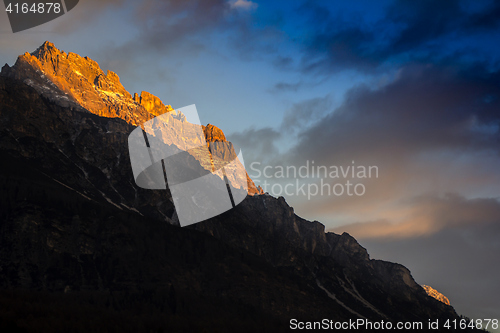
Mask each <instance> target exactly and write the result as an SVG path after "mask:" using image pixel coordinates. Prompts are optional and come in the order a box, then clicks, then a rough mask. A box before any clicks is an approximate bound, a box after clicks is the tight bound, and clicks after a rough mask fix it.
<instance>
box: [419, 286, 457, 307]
mask: <svg viewBox="0 0 500 333" xmlns="http://www.w3.org/2000/svg"><path fill="white" fill-rule="evenodd" d="M422 288H424V290H425V292H426V293H427V295H429V296H431V297H433V298H435V299H437V300H438V301H440V302H442V303H444V304H446V305H450V300H449V299H448V297H446V296H445V295H443V294H441V293H440V292H439V291H437V290H436V289H434V288H432V287H431V286H426V285H424V284H423V285H422Z"/></svg>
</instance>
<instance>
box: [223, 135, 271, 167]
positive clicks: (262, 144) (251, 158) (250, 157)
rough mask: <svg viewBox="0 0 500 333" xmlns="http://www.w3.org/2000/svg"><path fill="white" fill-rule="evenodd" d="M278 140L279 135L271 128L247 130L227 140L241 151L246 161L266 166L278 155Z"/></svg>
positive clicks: (229, 136)
mask: <svg viewBox="0 0 500 333" xmlns="http://www.w3.org/2000/svg"><path fill="white" fill-rule="evenodd" d="M280 138H281V134H280V133H279V132H277V131H276V130H274V129H272V128H271V127H264V128H259V129H256V128H249V129H247V130H245V131H243V132H237V133H232V134H229V135H228V140H229V141H231V142H232V143H234V144H235V145H236V147H239V148H241V149H242V151H243V156H244V158H245V160H246V161H248V162H249V163H252V162H260V163H266V164H272V162H271V161H273V160H274V159H275V158H276V157H277V156H279V155H280V152H279V149H278V147H277V141H278V140H279V139H280ZM247 170H249V169H248V166H247Z"/></svg>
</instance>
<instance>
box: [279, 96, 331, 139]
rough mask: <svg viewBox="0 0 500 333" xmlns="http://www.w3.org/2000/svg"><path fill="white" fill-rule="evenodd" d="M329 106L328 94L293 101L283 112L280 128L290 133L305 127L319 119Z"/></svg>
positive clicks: (329, 98)
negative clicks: (297, 101)
mask: <svg viewBox="0 0 500 333" xmlns="http://www.w3.org/2000/svg"><path fill="white" fill-rule="evenodd" d="M331 107H332V101H331V97H330V96H329V95H327V96H324V97H316V98H311V99H307V100H304V101H302V102H299V103H295V104H293V105H292V107H291V108H290V109H288V110H287V111H286V112H285V115H284V117H283V122H282V124H281V130H282V131H284V132H286V133H288V135H290V134H292V133H294V132H295V131H296V130H300V129H304V128H307V127H308V126H310V125H311V124H313V123H314V122H316V121H317V120H318V119H321V118H322V116H323V115H324V114H325V113H327V112H328V111H329V110H330V109H331Z"/></svg>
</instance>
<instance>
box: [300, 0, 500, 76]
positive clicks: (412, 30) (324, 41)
mask: <svg viewBox="0 0 500 333" xmlns="http://www.w3.org/2000/svg"><path fill="white" fill-rule="evenodd" d="M464 4H470V3H469V2H463V3H460V2H457V1H440V2H439V3H436V2H435V1H418V2H412V1H395V2H394V3H392V4H391V5H389V6H387V8H386V9H385V11H384V12H383V14H382V15H381V17H379V18H376V19H374V15H373V14H372V13H370V12H369V11H364V12H357V11H355V10H354V11H352V10H351V11H346V13H344V12H342V11H341V10H332V8H328V7H322V6H318V5H310V4H309V3H307V4H304V5H302V6H301V7H300V8H299V9H298V11H300V13H301V15H303V16H306V17H308V18H309V19H308V20H307V21H306V22H307V24H304V26H303V27H302V29H303V30H304V31H308V38H306V39H303V40H302V42H301V44H302V51H303V55H302V61H301V66H300V67H301V70H302V71H303V72H309V73H315V74H321V75H325V74H329V73H332V72H338V71H341V70H345V69H355V70H359V71H363V72H374V71H376V70H379V69H380V70H383V69H384V68H385V67H384V65H386V64H387V63H391V65H398V64H399V65H405V64H408V63H411V62H434V63H435V62H438V61H440V60H443V59H445V58H447V57H449V56H452V55H454V57H455V59H454V60H455V61H458V60H460V61H465V62H467V61H470V59H471V57H472V58H473V59H476V60H477V59H479V58H487V59H489V60H490V61H494V59H495V58H497V57H498V55H499V51H500V50H499V49H498V48H494V49H493V50H491V48H489V49H485V48H483V47H481V48H478V45H477V43H474V40H477V39H478V38H479V39H480V38H484V36H485V34H488V33H498V28H499V22H500V21H499V20H498V17H499V13H500V4H499V3H497V2H492V3H491V4H490V5H488V6H483V7H481V8H479V9H477V10H476V11H475V12H473V11H472V10H470V9H468V8H467V7H466V6H464ZM317 22H321V23H320V24H318V23H317ZM457 36H460V37H459V38H458V39H457ZM474 37H475V38H474ZM491 51H493V52H491ZM486 52H488V53H486ZM486 54H488V55H487V56H486Z"/></svg>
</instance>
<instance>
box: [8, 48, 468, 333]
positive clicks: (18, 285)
mask: <svg viewBox="0 0 500 333" xmlns="http://www.w3.org/2000/svg"><path fill="white" fill-rule="evenodd" d="M28 55H29V56H28ZM70 58H71V59H78V61H79V62H80V64H79V65H78V66H76V65H75V66H73V65H71V66H69V65H67V66H66V65H62V64H63V63H65V62H67V61H68V59H70ZM20 59H21V60H20ZM40 59H42V60H43V59H45V60H43V61H42V60H40ZM73 62H74V63H77V61H76V60H75V61H73ZM85 66H87V67H88V68H85ZM70 67H71V68H70ZM97 68H98V65H97V64H96V63H94V62H93V61H91V60H89V59H88V58H81V57H79V56H76V55H71V56H70V54H65V53H63V52H61V51H58V50H57V51H56V49H55V47H53V45H51V44H50V43H45V44H44V45H42V47H41V48H39V49H38V50H37V51H35V52H34V53H32V54H25V55H23V56H21V57H20V58H19V59H18V61H17V62H16V65H14V66H13V67H5V66H4V68H3V70H2V72H1V75H0V125H1V126H0V152H1V154H2V157H3V159H2V163H1V164H0V166H1V169H2V172H1V173H0V186H1V188H2V192H1V200H0V205H1V207H0V308H1V309H4V308H9V311H3V312H2V311H0V329H6V328H9V330H10V331H16V330H17V331H37V330H40V327H41V326H43V327H46V328H48V329H47V330H46V331H75V327H79V328H80V326H81V327H84V329H81V330H82V331H98V330H101V331H117V330H118V331H121V332H126V331H130V332H137V331H161V330H164V331H165V330H166V331H169V332H175V331H179V332H181V331H186V330H187V331H202V330H206V331H228V332H234V331H242V332H244V331H248V332H255V331H256V330H261V331H272V332H279V331H287V328H288V322H289V320H290V319H291V318H297V319H300V320H321V319H323V318H328V319H331V320H334V321H346V320H349V319H357V318H366V319H369V320H373V321H380V320H385V321H392V322H395V321H421V322H423V323H427V321H428V320H429V319H433V320H435V319H440V320H442V321H443V322H444V320H446V319H457V318H459V317H458V315H457V314H456V313H455V311H454V309H453V308H452V307H451V306H448V305H446V304H443V303H442V302H439V301H437V300H436V299H434V298H432V297H429V296H428V295H427V294H426V292H425V290H424V289H423V288H422V287H421V286H420V285H418V284H417V283H416V282H415V281H414V279H413V277H412V276H411V273H410V271H409V270H408V269H407V268H405V267H404V266H402V265H399V264H394V263H389V262H385V261H381V260H374V259H370V257H369V255H368V252H367V250H366V249H365V248H363V247H362V246H361V245H360V244H359V243H358V242H357V241H356V240H355V239H354V238H353V237H351V236H350V235H348V234H347V233H344V234H342V235H338V234H334V233H331V232H327V233H326V232H325V227H324V225H322V224H321V223H319V222H317V221H314V222H309V221H306V220H304V219H302V218H300V217H299V216H297V215H296V214H295V213H294V211H293V208H292V207H290V206H289V205H288V204H287V203H286V201H285V199H284V198H283V197H280V198H274V197H272V196H270V195H267V194H260V195H255V196H248V197H247V198H246V199H245V200H244V201H243V202H242V203H241V204H240V205H238V206H236V208H234V209H232V210H230V211H227V212H225V213H223V214H221V215H219V216H217V217H214V218H212V219H209V220H207V221H204V222H201V223H197V224H196V225H192V226H189V227H186V228H179V227H177V225H178V222H177V221H176V215H175V207H174V205H173V202H172V198H171V196H170V194H169V191H168V190H167V191H165V190H144V189H141V188H139V187H137V186H136V185H135V182H134V179H133V173H132V170H131V166H130V156H129V152H128V149H127V137H128V135H129V134H130V133H131V132H132V131H133V130H134V129H135V128H136V125H137V124H138V123H140V122H141V121H144V120H149V119H152V118H153V117H154V116H155V115H161V114H164V112H171V111H170V110H169V108H168V106H164V104H163V103H162V102H161V101H160V102H158V101H159V100H158V99H155V98H153V97H151V96H149V95H148V94H144V93H142V94H141V96H138V95H134V97H131V95H130V94H128V95H127V94H126V93H125V92H126V91H124V89H123V90H122V88H123V87H122V86H121V84H119V80H118V79H117V76H116V75H115V74H111V73H108V74H106V75H103V73H101V72H99V71H98V70H97ZM37 70H38V71H39V72H37ZM76 71H78V72H79V73H80V74H81V75H82V76H83V77H86V78H89V77H90V78H94V81H93V82H94V83H90V81H91V80H88V79H86V80H87V81H85V80H83V79H81V80H80V81H78V80H77V81H74V79H75V78H76V79H78V78H79V74H78V73H76ZM42 73H43V74H42ZM68 73H70V74H68ZM68 77H71V79H68ZM75 82H80V83H75ZM94 86H95V87H97V88H95V87H94ZM78 87H81V88H78ZM79 89H80V90H79ZM82 89H83V90H82ZM85 89H88V90H89V91H88V93H87V92H86V90H85ZM96 89H97V90H100V89H101V90H102V89H110V90H103V91H112V92H113V93H117V94H120V97H116V98H112V99H106V97H104V95H106V94H104V93H103V94H104V95H102V94H101V93H100V92H99V91H97V90H96ZM75 96H76V97H75ZM85 96H89V98H88V99H87V98H86V97H85ZM106 96H107V95H106ZM143 97H144V98H143ZM79 99H82V101H81V102H80V101H79ZM123 101H125V102H123ZM130 101H131V102H130ZM122 102H123V104H120V103H122ZM128 103H132V104H128ZM160 103H161V104H160ZM132 105H133V107H132ZM133 108H135V109H133ZM162 112H163V113H162ZM203 132H204V135H205V137H206V140H207V141H208V142H226V139H225V136H224V133H223V132H222V131H221V130H220V129H218V128H216V127H215V126H213V125H207V126H206V127H203ZM209 145H210V143H209ZM226 152H227V151H226V150H223V151H222V152H221V154H222V155H224V153H226ZM231 156H232V155H231ZM13 300H16V301H13ZM26 313H28V318H30V319H29V320H26V318H27V316H26ZM75 314H80V315H79V316H75ZM86 315H87V316H89V318H86V317H85V316H86ZM66 318H81V319H75V320H73V321H71V320H67V319H66ZM96 318H98V320H96ZM85 319H87V320H85ZM57 328H59V329H57ZM443 331H448V330H444V329H443Z"/></svg>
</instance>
